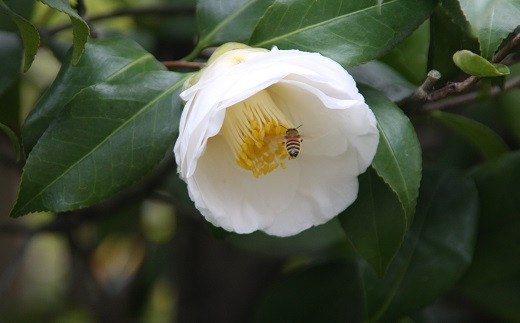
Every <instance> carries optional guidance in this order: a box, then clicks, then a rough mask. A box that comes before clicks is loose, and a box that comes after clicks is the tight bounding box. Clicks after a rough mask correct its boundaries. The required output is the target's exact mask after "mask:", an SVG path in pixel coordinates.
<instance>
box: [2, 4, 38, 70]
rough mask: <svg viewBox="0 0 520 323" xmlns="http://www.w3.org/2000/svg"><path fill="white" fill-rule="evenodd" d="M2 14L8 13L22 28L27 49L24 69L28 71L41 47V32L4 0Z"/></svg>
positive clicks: (24, 44) (23, 40)
mask: <svg viewBox="0 0 520 323" xmlns="http://www.w3.org/2000/svg"><path fill="white" fill-rule="evenodd" d="M0 15H7V16H8V17H10V18H11V19H12V20H13V21H14V22H15V23H16V25H17V26H18V29H19V30H20V34H21V35H22V42H23V47H24V49H25V63H24V71H27V70H28V69H29V67H31V64H32V62H33V60H34V56H36V52H37V51H38V47H40V34H39V33H38V30H37V29H36V27H34V26H33V25H32V24H31V23H30V22H29V21H27V20H26V19H25V18H23V17H22V16H20V15H18V14H17V13H15V12H14V11H12V10H11V9H9V8H8V7H7V6H6V5H5V3H4V2H3V1H2V0H0Z"/></svg>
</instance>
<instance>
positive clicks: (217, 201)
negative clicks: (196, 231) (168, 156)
mask: <svg viewBox="0 0 520 323" xmlns="http://www.w3.org/2000/svg"><path fill="white" fill-rule="evenodd" d="M290 162H291V161H289V162H287V163H288V164H290ZM291 166H292V167H291ZM298 173H299V165H298V164H294V165H288V167H287V169H285V170H282V169H276V170H274V171H273V172H271V173H269V174H268V176H260V177H259V178H255V177H254V176H253V174H252V173H251V172H249V171H245V170H243V169H241V168H239V167H238V166H237V164H236V162H235V160H234V159H233V155H232V152H231V150H230V148H229V146H228V144H227V143H226V142H225V140H224V139H223V138H222V137H220V136H217V137H215V138H212V139H211V140H210V142H209V144H208V148H207V149H206V152H205V153H204V155H203V156H202V157H201V158H200V160H199V163H198V167H197V172H196V173H195V174H194V175H193V176H192V177H191V178H189V179H188V184H189V186H191V190H193V191H194V192H193V193H190V194H191V195H192V196H198V197H199V199H198V200H195V203H196V206H197V208H198V209H199V210H201V213H202V214H203V215H204V216H205V217H206V219H207V220H208V221H210V222H211V223H213V224H215V225H217V226H221V227H223V228H224V229H226V230H231V231H235V232H238V233H249V232H252V231H255V230H259V229H262V228H264V227H267V226H269V225H271V223H272V221H273V219H274V217H276V216H277V213H278V212H279V210H283V209H285V208H287V206H288V205H289V203H291V201H292V200H293V196H294V195H295V194H296V189H295V188H296V187H298V186H299V185H300V184H299V177H298V176H297V174H298Z"/></svg>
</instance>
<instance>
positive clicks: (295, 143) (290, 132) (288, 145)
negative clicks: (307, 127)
mask: <svg viewBox="0 0 520 323" xmlns="http://www.w3.org/2000/svg"><path fill="white" fill-rule="evenodd" d="M301 126H302V125H299V126H298V127H296V128H289V129H287V131H286V132H285V149H286V150H287V153H288V154H289V159H293V158H296V157H298V154H299V153H300V149H301V144H302V142H303V138H302V136H301V135H300V133H299V132H298V128H300V127H301Z"/></svg>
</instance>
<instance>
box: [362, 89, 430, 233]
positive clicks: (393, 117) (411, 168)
mask: <svg viewBox="0 0 520 323" xmlns="http://www.w3.org/2000/svg"><path fill="white" fill-rule="evenodd" d="M360 91H361V93H362V94H363V96H364V97H365V100H366V102H367V104H368V106H369V107H370V108H371V109H372V111H373V112H374V114H375V116H376V119H377V127H378V129H379V146H378V147H377V152H376V156H375V157H374V161H373V162H372V166H373V167H374V169H375V170H376V172H377V174H378V175H379V176H381V177H382V178H383V180H384V181H385V182H386V183H387V184H388V185H389V186H390V187H391V188H392V190H394V192H395V193H396V194H397V196H398V198H399V201H400V202H401V205H402V207H403V210H404V212H405V215H406V222H407V224H408V225H410V223H411V222H412V219H413V214H414V211H415V204H416V202H417V196H418V194H419V186H420V183H421V170H422V158H421V147H420V144H419V140H418V139H417V135H416V133H415V130H414V128H413V126H412V124H411V123H410V120H409V119H408V118H407V117H406V116H405V115H404V113H403V112H402V110H401V109H399V108H398V107H397V106H396V105H395V104H394V103H393V102H392V101H390V100H388V98H386V97H385V96H384V95H382V94H381V93H379V92H377V91H375V90H373V89H370V88H368V87H365V86H360Z"/></svg>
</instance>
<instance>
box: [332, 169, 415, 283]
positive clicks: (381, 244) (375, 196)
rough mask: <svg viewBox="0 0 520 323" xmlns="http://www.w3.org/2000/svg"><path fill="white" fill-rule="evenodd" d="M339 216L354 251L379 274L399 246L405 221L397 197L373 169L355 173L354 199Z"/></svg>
mask: <svg viewBox="0 0 520 323" xmlns="http://www.w3.org/2000/svg"><path fill="white" fill-rule="evenodd" d="M339 219H340V221H341V224H342V226H343V230H344V231H345V234H346V235H347V238H348V240H349V241H350V243H351V244H352V246H353V248H354V249H355V250H356V252H357V253H358V254H359V255H360V256H361V257H362V258H363V259H365V260H366V261H367V262H368V263H369V264H370V265H371V266H372V268H373V269H374V270H375V271H376V272H377V274H378V275H383V274H384V272H385V271H386V269H387V268H388V265H389V264H390V262H391V261H392V258H393V257H394V256H395V254H396V252H397V250H399V247H400V246H401V242H402V241H403V237H404V235H405V233H406V226H407V223H406V216H405V214H404V211H403V208H402V206H401V204H400V203H399V200H398V199H397V196H396V195H395V193H394V192H393V191H392V189H390V187H388V185H386V184H385V182H384V181H383V180H382V179H381V178H380V177H379V176H377V174H376V173H375V171H374V170H373V169H371V168H370V169H369V170H367V172H366V173H365V174H363V175H361V176H359V193H358V198H357V199H356V201H355V202H354V203H353V204H352V205H351V206H349V207H348V208H347V210H345V211H344V212H343V213H342V214H340V216H339Z"/></svg>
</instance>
